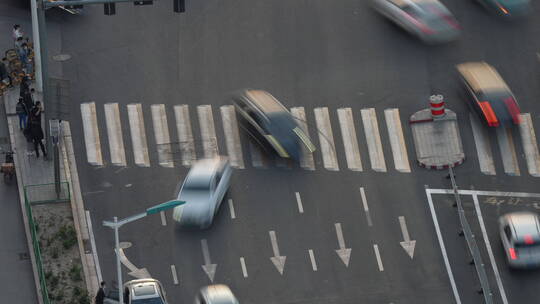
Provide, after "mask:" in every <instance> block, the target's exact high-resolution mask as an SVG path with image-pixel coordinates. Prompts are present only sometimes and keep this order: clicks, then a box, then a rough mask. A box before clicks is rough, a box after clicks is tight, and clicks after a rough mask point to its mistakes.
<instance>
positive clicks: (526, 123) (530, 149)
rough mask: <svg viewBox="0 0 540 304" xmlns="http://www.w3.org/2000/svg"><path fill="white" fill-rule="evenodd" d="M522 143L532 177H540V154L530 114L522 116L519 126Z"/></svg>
mask: <svg viewBox="0 0 540 304" xmlns="http://www.w3.org/2000/svg"><path fill="white" fill-rule="evenodd" d="M519 132H520V135H521V143H522V145H523V150H524V151H525V159H526V160H527V169H528V171H529V174H530V175H532V176H536V177H540V154H539V153H538V145H537V143H536V134H535V132H534V126H533V123H532V119H531V114H530V113H523V114H521V124H520V125H519Z"/></svg>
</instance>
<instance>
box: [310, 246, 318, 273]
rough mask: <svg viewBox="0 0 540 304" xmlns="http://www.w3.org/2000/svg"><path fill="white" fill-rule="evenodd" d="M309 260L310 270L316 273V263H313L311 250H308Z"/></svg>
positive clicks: (313, 256) (313, 257) (313, 258)
mask: <svg viewBox="0 0 540 304" xmlns="http://www.w3.org/2000/svg"><path fill="white" fill-rule="evenodd" d="M308 253H309V259H310V260H311V268H312V269H313V271H317V262H316V261H315V255H314V254H313V250H311V249H309V250H308Z"/></svg>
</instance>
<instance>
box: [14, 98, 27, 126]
mask: <svg viewBox="0 0 540 304" xmlns="http://www.w3.org/2000/svg"><path fill="white" fill-rule="evenodd" d="M15 110H16V112H17V115H19V128H20V129H21V130H24V128H26V121H27V118H28V109H27V108H26V105H25V104H24V101H23V99H22V98H19V101H18V102H17V106H16V107H15Z"/></svg>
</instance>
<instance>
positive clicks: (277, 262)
mask: <svg viewBox="0 0 540 304" xmlns="http://www.w3.org/2000/svg"><path fill="white" fill-rule="evenodd" d="M268 233H269V234H270V242H271V243H272V251H273V252H274V256H273V257H271V258H270V261H272V263H273V264H274V266H275V267H276V269H277V270H278V272H279V274H280V275H283V270H284V268H285V260H286V259H287V257H286V256H281V255H279V247H278V244H277V237H276V232H275V231H273V230H271V231H269V232H268Z"/></svg>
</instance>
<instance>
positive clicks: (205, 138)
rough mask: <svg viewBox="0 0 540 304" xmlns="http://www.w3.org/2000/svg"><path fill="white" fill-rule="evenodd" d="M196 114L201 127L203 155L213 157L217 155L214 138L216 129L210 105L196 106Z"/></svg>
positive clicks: (215, 139) (216, 145) (217, 149)
mask: <svg viewBox="0 0 540 304" xmlns="http://www.w3.org/2000/svg"><path fill="white" fill-rule="evenodd" d="M197 115H198V116H199V127H200V129H201V138H202V144H203V150H204V157H205V158H213V157H215V156H218V155H219V148H218V143H217V138H216V129H215V127H214V116H213V115H212V106H211V105H202V106H197Z"/></svg>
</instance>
